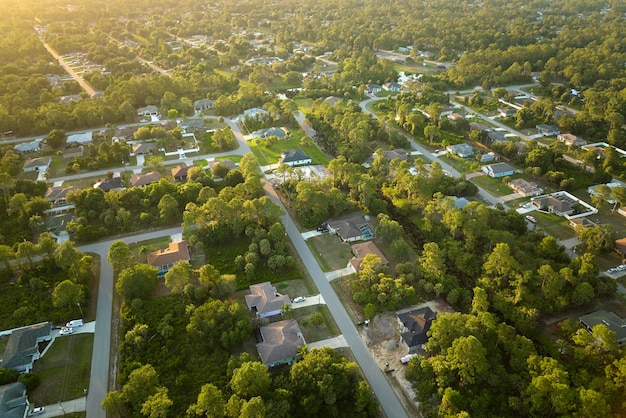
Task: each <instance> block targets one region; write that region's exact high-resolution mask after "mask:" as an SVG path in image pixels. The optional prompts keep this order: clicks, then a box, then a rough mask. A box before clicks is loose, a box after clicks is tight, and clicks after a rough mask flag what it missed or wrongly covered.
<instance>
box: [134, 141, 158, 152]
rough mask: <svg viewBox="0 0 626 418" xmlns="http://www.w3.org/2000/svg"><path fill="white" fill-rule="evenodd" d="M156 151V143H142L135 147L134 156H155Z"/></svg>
mask: <svg viewBox="0 0 626 418" xmlns="http://www.w3.org/2000/svg"><path fill="white" fill-rule="evenodd" d="M156 151H157V146H156V143H154V142H142V143H139V144H135V145H133V154H135V155H149V154H154V153H155V152H156Z"/></svg>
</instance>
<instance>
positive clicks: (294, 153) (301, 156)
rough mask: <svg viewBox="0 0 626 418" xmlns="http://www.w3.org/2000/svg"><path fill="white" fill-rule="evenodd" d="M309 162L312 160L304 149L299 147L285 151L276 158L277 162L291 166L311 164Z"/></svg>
mask: <svg viewBox="0 0 626 418" xmlns="http://www.w3.org/2000/svg"><path fill="white" fill-rule="evenodd" d="M311 162H313V160H312V159H311V157H309V156H308V155H306V154H305V153H304V151H302V150H300V149H292V150H289V151H285V152H283V153H282V154H281V155H280V159H279V160H278V163H279V164H287V165H289V166H291V167H294V166H296V165H307V164H311Z"/></svg>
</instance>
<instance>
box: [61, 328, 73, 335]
mask: <svg viewBox="0 0 626 418" xmlns="http://www.w3.org/2000/svg"><path fill="white" fill-rule="evenodd" d="M73 333H74V328H71V327H63V328H61V331H60V332H59V334H61V335H69V334H73Z"/></svg>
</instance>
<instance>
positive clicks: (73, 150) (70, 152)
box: [61, 145, 85, 160]
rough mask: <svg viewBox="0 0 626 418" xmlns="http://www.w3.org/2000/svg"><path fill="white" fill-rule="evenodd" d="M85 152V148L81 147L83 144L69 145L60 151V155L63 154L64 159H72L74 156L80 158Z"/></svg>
mask: <svg viewBox="0 0 626 418" xmlns="http://www.w3.org/2000/svg"><path fill="white" fill-rule="evenodd" d="M84 153H85V149H84V148H83V146H82V145H81V146H78V147H70V148H65V149H63V150H62V151H61V155H62V156H63V159H64V160H73V159H75V158H81V157H82V156H83V155H84Z"/></svg>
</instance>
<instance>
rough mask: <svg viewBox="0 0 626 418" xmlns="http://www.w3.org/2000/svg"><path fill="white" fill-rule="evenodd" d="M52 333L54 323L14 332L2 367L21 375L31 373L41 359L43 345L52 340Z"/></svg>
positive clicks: (5, 352) (28, 327)
mask: <svg viewBox="0 0 626 418" xmlns="http://www.w3.org/2000/svg"><path fill="white" fill-rule="evenodd" d="M51 331H52V322H42V323H40V324H35V325H29V326H27V327H22V328H19V329H16V330H13V332H11V336H10V337H9V341H8V342H7V346H6V349H5V350H4V355H3V356H2V363H0V365H1V366H2V367H3V368H5V369H14V370H17V371H18V372H20V373H24V372H29V371H30V370H31V369H32V368H33V363H34V362H35V360H38V359H39V357H41V351H40V349H41V348H43V347H42V346H43V344H42V343H44V342H46V341H50V340H51V339H52V336H51V335H50V332H51Z"/></svg>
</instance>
